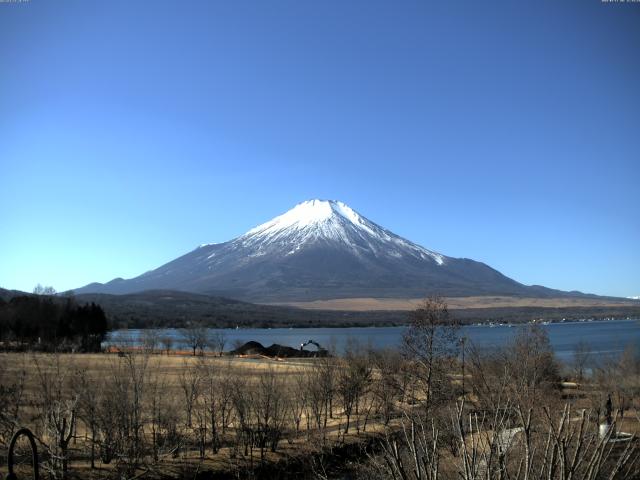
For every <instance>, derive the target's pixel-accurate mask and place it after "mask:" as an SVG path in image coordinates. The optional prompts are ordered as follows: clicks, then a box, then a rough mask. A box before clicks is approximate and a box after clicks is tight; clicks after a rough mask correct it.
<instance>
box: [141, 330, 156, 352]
mask: <svg viewBox="0 0 640 480" xmlns="http://www.w3.org/2000/svg"><path fill="white" fill-rule="evenodd" d="M141 337H142V338H141V340H142V348H143V349H144V350H145V351H146V352H148V353H155V352H156V349H157V348H158V345H160V334H159V333H158V331H157V330H155V329H153V328H147V329H145V330H143V331H142V334H141Z"/></svg>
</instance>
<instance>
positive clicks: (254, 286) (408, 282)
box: [76, 200, 567, 302]
mask: <svg viewBox="0 0 640 480" xmlns="http://www.w3.org/2000/svg"><path fill="white" fill-rule="evenodd" d="M154 289H172V290H183V291H188V292H195V293H203V294H209V295H222V296H227V297H233V298H239V299H243V300H250V301H253V302H277V301H305V300H318V299H330V298H350V297H363V296H366V297H381V298H411V297H420V296H424V295H427V294H440V295H443V296H469V295H530V296H531V295H534V296H551V295H554V296H558V295H559V294H561V295H567V294H566V293H564V292H558V291H556V290H550V289H546V288H544V287H527V286H525V285H522V284H520V283H518V282H516V281H514V280H512V279H510V278H508V277H506V276H504V275H502V274H501V273H500V272H498V271H497V270H494V269H493V268H491V267H489V266H487V265H485V264H483V263H481V262H476V261H474V260H470V259H465V258H452V257H447V256H445V255H442V254H440V253H437V252H434V251H431V250H428V249H426V248H424V247H422V246H420V245H417V244H415V243H413V242H410V241H409V240H406V239H404V238H402V237H400V236H398V235H395V234H394V233H392V232H390V231H388V230H386V229H384V228H383V227H381V226H379V225H377V224H375V223H374V222H372V221H370V220H368V219H366V218H365V217H363V216H361V215H359V214H358V213H357V212H356V211H354V210H353V209H351V208H350V207H348V206H347V205H345V204H344V203H342V202H337V201H323V200H310V201H307V202H303V203H301V204H298V205H296V206H295V207H294V208H293V209H291V210H289V211H288V212H286V213H285V214H283V215H280V216H278V217H276V218H274V219H273V220H270V221H269V222H266V223H264V224H262V225H259V226H257V227H255V228H253V229H251V230H249V231H248V232H247V233H246V234H244V235H242V236H240V237H238V238H236V239H234V240H231V241H229V242H225V243H220V244H208V245H202V246H200V247H199V248H197V249H196V250H194V251H192V252H189V253H187V254H186V255H183V256H182V257H179V258H177V259H175V260H173V261H171V262H169V263H167V264H165V265H163V266H161V267H159V268H157V269H155V270H152V271H150V272H147V273H145V274H143V275H140V276H139V277H136V278H132V279H129V280H124V279H120V278H118V279H115V280H112V281H111V282H108V283H106V284H98V283H93V284H90V285H87V286H85V287H83V288H81V289H78V290H76V293H89V292H93V293H112V294H124V293H133V292H140V291H144V290H154Z"/></svg>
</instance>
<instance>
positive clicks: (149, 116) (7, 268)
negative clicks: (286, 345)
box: [0, 0, 640, 296]
mask: <svg viewBox="0 0 640 480" xmlns="http://www.w3.org/2000/svg"><path fill="white" fill-rule="evenodd" d="M309 198H330V199H338V200H342V201H344V202H346V203H347V204H349V205H350V206H352V207H353V208H354V209H356V210H358V211H359V212H360V213H362V214H363V215H365V216H367V217H368V218H370V219H371V220H373V221H375V222H377V223H379V224H381V225H383V226H385V227H387V228H389V229H390V230H392V231H394V232H396V233H398V234H400V235H402V236H404V237H406V238H408V239H410V240H413V241H415V242H417V243H419V244H422V245H423V246H425V247H427V248H430V249H433V250H436V251H439V252H442V253H444V254H445V255H450V256H457V257H469V258H473V259H476V260H480V261H483V262H486V263H488V264H489V265H491V266H493V267H495V268H497V269H498V270H500V271H502V272H503V273H505V274H506V275H508V276H510V277H513V278H515V279H517V280H518V281H521V282H523V283H526V284H543V285H546V286H549V287H554V288H561V289H566V290H573V289H577V290H582V291H586V292H593V293H598V294H609V295H620V296H627V295H640V4H606V3H601V2H600V0H574V1H562V2H559V1H557V0H548V1H544V0H542V1H541V0H535V1H530V2H524V1H523V2H520V1H519V2H513V1H491V2H479V1H476V0H473V1H452V2H449V1H426V0H423V1H415V2H409V1H406V2H401V1H386V2H377V1H371V0H367V1H342V0H336V1H301V0H292V1H277V0H276V1H269V2H265V1H255V2H247V1H224V2H223V1H188V0H187V1H174V0H171V1H148V2H147V1H131V0H126V1H119V0H108V1H107V0H104V1H85V0H80V1H70V0H30V1H28V2H26V3H0V215H1V217H0V286H2V287H4V288H15V289H22V290H31V289H32V288H33V286H34V285H35V284H36V283H38V282H40V283H43V284H46V285H53V286H54V287H55V288H56V289H58V290H65V289H68V288H72V287H78V286H82V285H84V284H86V283H89V282H92V281H101V282H103V281H108V280H110V279H112V278H114V277H118V276H122V277H125V278H127V277H132V276H136V275H138V274H140V273H142V272H144V271H146V270H149V269H152V268H155V267H157V266H159V265H161V264H163V263H165V262H166V261H169V260H171V259H173V258H175V257H177V256H178V255H181V254H183V253H186V252H187V251H189V250H191V249H193V248H195V247H196V246H197V245H198V244H201V243H209V242H221V241H225V240H229V239H231V238H233V237H235V236H237V235H239V234H242V233H243V232H244V231H246V230H248V229H249V228H251V227H253V226H255V225H256V224H258V223H261V222H263V221H266V220H268V219H270V218H271V217H273V216H275V215H277V214H280V213H282V212H284V211H286V210H288V209H289V208H291V207H292V206H293V205H294V204H296V203H298V202H300V201H303V200H306V199H309Z"/></svg>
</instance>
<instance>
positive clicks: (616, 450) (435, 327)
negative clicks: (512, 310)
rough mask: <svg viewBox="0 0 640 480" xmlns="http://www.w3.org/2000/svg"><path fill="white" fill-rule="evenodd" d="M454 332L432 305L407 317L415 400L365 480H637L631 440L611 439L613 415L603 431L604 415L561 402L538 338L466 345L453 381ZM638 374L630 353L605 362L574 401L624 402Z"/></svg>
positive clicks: (551, 361) (554, 366)
mask: <svg viewBox="0 0 640 480" xmlns="http://www.w3.org/2000/svg"><path fill="white" fill-rule="evenodd" d="M455 328H456V327H455V325H454V324H453V323H452V322H451V321H449V319H448V313H447V309H446V305H445V304H444V303H443V302H442V301H440V300H438V299H431V300H428V301H426V302H425V303H424V304H423V305H422V306H421V307H420V308H418V309H417V310H416V311H415V312H414V322H413V325H412V327H411V328H410V329H409V331H408V332H407V336H406V337H405V342H404V344H405V349H406V351H407V352H408V353H409V354H410V356H409V357H407V358H408V360H409V358H410V359H411V360H409V361H410V362H411V363H412V365H413V368H412V370H411V375H412V381H411V383H412V384H413V385H418V386H419V387H418V389H417V392H418V395H417V398H416V402H415V405H414V406H413V407H411V408H403V409H401V416H400V420H399V428H398V429H391V430H388V431H387V435H386V436H385V439H384V441H383V442H382V452H381V453H380V454H378V455H372V456H371V461H370V462H369V464H368V468H370V469H371V471H372V472H375V474H376V475H378V476H380V477H383V478H393V479H402V480H408V479H416V480H418V479H419V480H422V479H429V480H435V479H454V478H455V479H463V480H480V479H483V480H491V479H515V480H521V479H522V480H542V479H546V480H554V479H562V480H569V479H589V480H595V479H600V478H606V479H609V480H612V479H626V478H639V476H640V445H639V443H638V440H637V438H635V437H633V436H625V437H622V438H618V437H617V436H616V433H615V432H616V430H617V429H616V422H619V420H620V410H618V415H614V417H613V418H612V419H611V418H610V419H609V421H610V422H611V425H607V428H605V429H604V430H602V428H601V424H600V422H601V421H603V417H602V416H600V415H595V416H594V415H592V412H591V411H589V409H585V408H578V406H575V405H573V404H572V402H570V401H567V399H566V398H563V395H562V392H561V381H560V380H561V376H560V367H559V365H558V363H557V362H556V360H555V358H554V355H553V350H552V348H551V346H550V343H549V339H548V337H547V336H546V334H545V332H544V330H542V329H541V328H540V327H538V326H527V327H524V328H522V329H521V330H520V331H519V332H518V333H517V335H515V337H514V338H513V340H512V341H511V342H510V344H508V345H507V346H505V347H503V348H499V349H493V350H480V349H477V348H474V347H473V346H471V348H470V349H469V351H468V352H466V353H467V356H466V365H465V367H466V372H465V373H463V374H461V373H460V372H461V371H462V368H461V367H462V366H461V365H460V356H459V355H457V354H456V347H457V346H459V342H457V341H456V335H454V331H455ZM577 350H578V353H577V355H579V356H580V366H579V368H577V369H576V370H575V373H576V375H577V378H579V379H580V380H581V381H582V380H583V379H584V377H585V369H586V366H585V362H583V360H584V358H583V357H585V356H586V349H585V348H579V349H577ZM634 369H635V370H634ZM456 371H457V372H458V373H454V372H456ZM638 373H640V372H639V371H638V359H637V358H635V357H633V356H632V355H631V354H630V353H628V354H626V355H623V356H622V358H620V359H618V360H616V361H613V362H609V363H606V362H605V364H604V365H603V366H601V367H600V370H596V372H595V374H594V376H593V377H592V379H591V384H590V385H589V388H586V389H585V390H584V392H587V393H583V394H582V396H578V397H575V398H573V400H572V401H573V402H576V401H580V400H581V401H582V403H581V405H584V404H585V400H587V398H585V397H588V396H589V395H590V394H591V395H595V392H598V393H597V395H598V398H597V399H596V400H595V401H594V402H593V403H594V404H596V405H597V407H596V409H600V408H602V405H604V401H603V396H604V397H605V398H606V396H607V392H615V396H619V397H625V398H626V399H627V400H628V403H631V400H629V399H631V398H635V399H637V398H638V397H640V382H639V380H640V376H639V375H638ZM605 376H608V377H609V378H610V379H611V380H610V381H609V382H608V383H607V381H606V380H605V378H604V377H605ZM622 377H624V379H625V380H623V379H622ZM458 378H460V380H465V381H464V382H460V381H456V380H457V379H458ZM614 383H616V385H614ZM461 384H462V385H463V386H464V387H461V386H460V385H461ZM625 385H626V388H625V387H624V386H625ZM589 392H591V393H589ZM617 403H618V405H623V403H622V401H621V400H618V402H617ZM634 411H636V412H637V410H634ZM637 420H638V421H639V422H640V418H638V419H637ZM638 426H640V425H637V424H636V426H635V427H634V428H635V429H636V430H637V428H638Z"/></svg>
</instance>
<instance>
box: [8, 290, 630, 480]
mask: <svg viewBox="0 0 640 480" xmlns="http://www.w3.org/2000/svg"><path fill="white" fill-rule="evenodd" d="M459 337H460V332H459V329H458V327H457V325H456V324H455V322H453V321H452V319H451V318H450V317H449V314H448V311H447V308H446V304H444V302H442V301H441V300H439V299H430V300H427V301H425V302H424V303H423V304H422V305H420V306H419V308H417V309H416V310H415V311H414V312H413V316H412V324H411V326H410V328H409V329H407V332H406V335H405V337H404V342H403V349H402V350H398V351H372V350H369V349H365V348H361V347H359V346H358V345H349V346H348V348H347V350H346V352H344V355H342V356H340V357H338V356H334V357H325V358H317V359H313V360H296V361H290V362H285V363H282V364H280V363H279V362H276V361H272V362H255V363H253V362H251V361H247V362H237V361H235V360H233V359H232V358H230V357H227V358H219V357H217V356H211V355H209V356H206V355H198V353H202V351H203V349H204V348H206V347H205V345H208V346H209V348H210V349H211V350H212V351H214V352H217V353H220V352H222V351H223V349H224V338H219V339H215V338H214V339H211V338H207V337H206V332H202V331H199V329H198V328H194V329H192V330H190V331H188V332H187V331H185V332H184V337H183V340H188V338H191V339H192V340H193V341H192V342H188V345H189V347H190V352H191V353H193V354H194V355H193V356H190V355H187V356H184V357H182V358H179V357H178V358H175V357H168V356H166V355H162V354H158V353H162V351H158V350H157V348H158V346H159V345H160V344H161V343H162V342H161V341H160V340H159V337H158V336H157V335H155V334H154V333H153V332H150V333H148V334H147V336H146V337H145V339H146V343H145V348H143V349H141V350H135V351H134V350H129V351H125V352H123V353H121V354H119V355H109V356H107V355H104V356H96V357H94V361H95V363H94V364H88V363H87V362H81V361H78V358H81V357H77V356H73V355H55V354H51V355H44V354H37V355H31V356H29V355H28V354H25V355H24V356H22V357H21V359H22V360H21V362H17V364H14V366H13V369H12V370H11V371H9V370H8V369H6V368H5V367H4V365H3V364H2V363H0V402H2V405H3V406H7V407H6V408H3V409H2V410H0V447H5V448H6V444H7V442H8V439H9V438H10V436H11V434H12V433H13V432H14V431H15V430H16V429H17V428H18V426H21V425H27V426H29V427H30V428H32V429H33V431H34V433H35V435H36V438H37V440H38V442H39V445H40V447H41V452H42V458H41V460H42V462H43V471H45V472H46V473H47V474H48V476H49V478H54V479H66V478H69V477H70V474H71V473H73V471H74V468H79V465H80V464H83V465H88V466H89V467H90V468H94V467H97V466H100V465H101V466H102V467H104V466H105V465H106V466H107V467H106V468H105V469H104V470H102V472H103V474H106V475H114V476H117V477H118V478H134V477H136V476H138V475H140V474H141V473H145V474H147V475H149V476H150V477H154V475H155V476H161V473H162V475H165V474H167V472H168V469H169V468H175V466H176V465H177V464H180V465H198V464H200V463H201V462H203V461H205V460H206V459H213V458H220V457H218V456H220V455H222V456H223V458H224V459H225V460H226V461H227V462H229V463H230V464H234V465H236V466H237V468H239V469H240V468H247V469H251V468H252V467H253V466H254V464H262V463H263V462H264V461H265V460H266V459H267V458H268V457H269V456H273V454H274V453H277V452H281V451H282V450H283V449H285V448H286V449H291V448H296V447H301V448H304V449H312V450H319V449H323V448H325V447H326V448H329V449H330V448H331V447H333V446H335V445H336V444H341V445H344V444H345V442H348V441H349V440H353V439H356V438H358V437H360V436H362V435H368V434H369V432H371V431H375V433H373V435H375V436H377V438H378V440H379V442H378V449H377V450H375V449H374V450H373V451H372V452H370V459H369V461H368V462H366V464H365V465H363V467H362V468H363V470H364V472H365V475H368V476H369V478H394V479H396V478H397V479H402V480H408V479H416V480H418V479H419V480H423V479H431V480H435V479H453V478H456V479H463V480H479V479H483V480H490V479H523V480H538V479H540V480H542V479H546V480H555V479H562V480H569V479H590V480H595V479H599V478H607V479H610V480H613V479H622V478H633V475H640V471H639V468H640V465H639V462H640V458H639V456H638V442H637V440H635V439H630V440H629V441H625V442H620V443H618V442H616V441H613V440H616V438H615V435H616V425H615V424H616V422H618V423H619V422H620V421H621V420H622V419H623V418H626V419H627V422H628V421H630V420H633V421H635V422H640V417H639V418H633V417H634V416H635V417H637V415H638V413H637V412H638V411H639V409H638V407H639V406H640V405H638V400H639V398H640V367H639V364H638V359H637V357H635V356H634V355H633V354H632V353H631V352H627V353H625V354H624V355H623V356H622V357H620V358H617V359H615V360H613V359H612V360H611V361H607V362H604V363H602V364H601V365H600V366H599V367H598V368H593V369H591V370H590V375H589V379H588V380H587V378H586V377H587V374H586V369H587V367H586V362H582V363H580V365H579V367H576V365H577V364H578V362H577V361H576V362H575V363H574V365H573V367H574V378H575V379H577V380H578V381H580V382H584V384H585V387H584V388H583V389H582V390H581V391H582V392H583V394H582V396H581V397H579V398H578V397H575V398H573V397H572V398H564V397H563V392H562V390H561V387H560V385H561V375H562V372H561V369H560V366H559V365H558V363H557V361H556V359H555V358H554V355H553V350H552V348H551V346H550V343H549V339H548V338H547V336H546V335H545V333H544V331H543V330H542V329H540V328H539V327H536V326H529V327H526V328H522V329H521V330H519V332H518V333H517V334H516V335H515V336H514V338H513V340H512V341H511V343H510V344H509V345H507V346H506V347H504V348H499V349H493V350H481V349H478V348H475V347H474V346H473V345H472V344H468V345H464V347H465V348H464V352H462V351H460V347H461V345H462V344H461V342H460V340H459ZM205 339H206V341H205ZM165 348H167V347H166V345H165V346H164V347H163V350H164V349H165ZM577 350H578V352H579V353H578V354H577V355H582V354H584V355H585V356H586V355H587V349H586V348H583V349H577ZM154 353H156V354H154ZM462 353H464V356H462V355H461V354H462ZM462 359H464V361H462ZM28 365H30V366H33V368H28ZM587 383H588V384H589V386H588V388H587ZM609 399H611V400H609ZM607 400H609V403H610V404H612V405H614V406H615V408H614V409H613V410H614V411H613V414H611V410H612V409H611V408H608V412H607V415H609V416H612V417H613V418H612V419H610V420H611V423H613V426H611V427H610V428H608V429H606V430H605V431H604V433H602V432H601V431H600V424H601V423H602V422H603V421H604V419H605V416H606V415H605V412H604V410H605V403H606V401H607ZM585 406H587V407H588V408H584V407H585ZM631 412H632V413H631ZM372 426H375V428H370V427H372Z"/></svg>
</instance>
